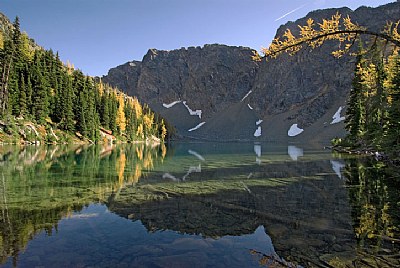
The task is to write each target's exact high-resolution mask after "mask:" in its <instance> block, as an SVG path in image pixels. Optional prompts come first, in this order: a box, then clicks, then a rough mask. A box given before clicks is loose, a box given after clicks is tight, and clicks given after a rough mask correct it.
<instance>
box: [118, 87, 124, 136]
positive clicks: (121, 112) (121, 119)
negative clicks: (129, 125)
mask: <svg viewBox="0 0 400 268" xmlns="http://www.w3.org/2000/svg"><path fill="white" fill-rule="evenodd" d="M117 100H118V110H117V118H116V123H117V127H118V128H119V130H120V132H121V133H123V132H124V131H125V129H126V118H125V100H124V95H123V93H120V94H118V95H117Z"/></svg>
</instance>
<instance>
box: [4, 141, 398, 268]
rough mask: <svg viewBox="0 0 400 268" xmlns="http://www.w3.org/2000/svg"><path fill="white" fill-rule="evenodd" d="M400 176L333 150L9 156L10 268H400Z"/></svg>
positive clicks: (20, 151)
mask: <svg viewBox="0 0 400 268" xmlns="http://www.w3.org/2000/svg"><path fill="white" fill-rule="evenodd" d="M399 208H400V175H399V170H398V169H396V168H390V167H386V166H385V165H384V164H382V163H380V162H377V161H375V159H373V158H368V157H360V156H351V155H344V154H337V153H333V152H332V151H331V150H325V149H323V146H318V145H317V146H311V145H302V144H289V145H288V144H272V143H202V142H193V143H183V142H182V143H173V144H169V145H163V144H162V145H160V146H146V145H145V144H134V145H132V144H129V145H107V146H104V145H103V146H101V145H96V146H95V145H92V146H82V145H65V146H56V145H53V146H25V147H21V146H5V145H3V146H0V210H1V211H0V266H1V267H190V268H194V267H241V268H243V267H400V210H399Z"/></svg>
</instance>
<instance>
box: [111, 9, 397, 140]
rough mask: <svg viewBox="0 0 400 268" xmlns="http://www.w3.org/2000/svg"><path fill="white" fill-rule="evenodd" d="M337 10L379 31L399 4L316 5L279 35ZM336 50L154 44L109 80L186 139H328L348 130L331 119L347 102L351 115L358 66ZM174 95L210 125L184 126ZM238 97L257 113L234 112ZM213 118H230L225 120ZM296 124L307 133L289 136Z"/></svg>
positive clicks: (394, 18)
mask: <svg viewBox="0 0 400 268" xmlns="http://www.w3.org/2000/svg"><path fill="white" fill-rule="evenodd" d="M337 12H339V13H340V14H342V16H343V17H345V16H347V15H349V16H350V17H351V18H352V20H353V22H356V23H358V24H360V25H365V26H366V27H368V29H371V30H374V31H380V30H381V29H382V27H384V26H385V25H386V22H387V21H397V20H398V18H399V17H400V3H399V2H396V3H390V4H387V5H384V6H381V7H377V8H367V7H360V8H358V9H356V10H354V11H352V10H350V9H348V8H340V9H326V10H317V11H313V12H310V13H309V14H308V15H307V16H306V17H305V18H301V19H299V20H297V21H295V22H288V23H287V24H285V25H282V26H281V27H280V28H279V29H278V30H277V36H282V34H283V33H284V31H285V29H287V28H290V29H291V30H292V32H293V33H296V32H298V26H297V25H305V24H306V21H307V19H308V18H313V19H314V21H315V24H317V23H319V22H321V21H322V19H324V18H330V17H331V16H332V15H334V14H336V13H337ZM265 45H267V44H265ZM337 48H338V44H337V43H329V42H328V43H326V44H325V45H324V46H322V47H320V48H317V49H315V50H312V51H311V50H310V49H309V48H305V49H303V50H301V51H300V52H299V53H298V54H296V55H294V56H290V55H281V56H279V57H278V58H276V59H270V60H269V61H268V62H267V61H261V62H254V61H253V60H252V58H251V56H252V55H253V50H252V49H250V48H244V47H231V46H225V45H217V44H215V45H205V46H204V47H190V48H182V49H178V50H172V51H162V50H157V49H150V50H149V51H148V53H147V54H146V55H145V56H144V58H143V60H142V62H136V61H135V62H128V63H126V64H123V65H121V66H118V67H115V68H113V69H111V70H110V71H109V73H108V75H106V76H104V77H103V81H104V82H107V83H110V84H112V85H117V86H119V87H121V89H122V90H124V91H125V92H127V93H128V94H131V95H136V96H138V97H139V99H140V100H142V101H144V102H147V103H149V104H150V106H151V107H152V108H153V109H155V110H156V111H158V112H159V113H160V114H161V115H163V116H165V117H166V118H167V119H168V121H169V122H170V123H171V125H173V126H176V128H177V130H178V134H179V136H181V137H192V138H201V139H211V140H270V141H277V140H279V141H282V140H289V141H291V140H293V141H299V140H307V141H309V140H330V139H332V138H333V137H336V136H343V135H344V134H345V132H344V123H343V121H341V122H339V123H338V124H333V125H331V124H330V122H332V117H333V116H334V114H335V112H336V111H337V110H338V108H339V107H343V111H342V115H344V114H345V110H346V99H347V96H348V94H349V91H350V88H351V80H352V77H353V71H354V58H353V57H351V56H349V55H346V56H344V57H342V58H340V59H337V58H335V57H333V56H332V55H331V52H332V51H333V50H335V49H337ZM249 93H250V94H249ZM174 101H186V103H187V104H188V105H189V106H190V108H191V109H192V110H202V115H203V121H205V122H207V124H206V125H204V127H205V128H202V131H191V132H188V130H189V129H192V128H193V127H195V126H196V125H198V124H199V123H200V122H201V121H199V120H196V119H193V121H192V122H190V124H189V125H188V124H186V123H184V124H182V122H181V121H182V120H184V121H185V122H187V118H186V116H185V115H182V113H178V112H176V113H175V112H173V111H171V110H169V109H167V108H165V107H163V106H162V104H163V103H172V102H174ZM238 103H243V104H244V106H246V108H247V109H248V110H249V113H251V114H252V116H250V117H249V116H240V117H238V116H236V114H237V113H240V110H238V109H239V108H238V107H237V105H238ZM226 111H232V112H229V113H227V112H226ZM253 117H257V118H258V119H263V120H264V122H263V124H262V125H261V128H262V133H261V135H254V133H255V131H256V129H257V128H255V127H250V126H249V121H250V120H252V119H253ZM182 118H183V119H182ZM209 121H210V124H208V122H209ZM231 121H232V122H231ZM213 122H219V123H224V122H225V123H226V122H229V123H227V124H225V125H224V126H221V124H216V123H214V124H213ZM293 124H298V126H299V128H301V129H304V133H302V134H301V135H296V136H294V137H288V135H287V132H288V130H289V128H290V126H291V125H293ZM227 125H228V127H227ZM206 126H208V127H206ZM227 128H228V129H227ZM199 130H200V129H199ZM316 133H318V135H316Z"/></svg>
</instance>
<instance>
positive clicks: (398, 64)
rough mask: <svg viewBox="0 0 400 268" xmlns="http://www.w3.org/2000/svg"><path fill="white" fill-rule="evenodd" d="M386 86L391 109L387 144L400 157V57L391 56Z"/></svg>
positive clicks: (386, 135)
mask: <svg viewBox="0 0 400 268" xmlns="http://www.w3.org/2000/svg"><path fill="white" fill-rule="evenodd" d="M385 87H386V88H387V90H388V102H389V105H390V107H389V111H388V118H387V127H386V131H385V138H384V139H385V145H386V148H387V150H388V151H389V152H391V153H393V154H395V155H396V156H397V157H400V57H399V56H398V55H397V52H396V53H395V55H393V56H391V57H389V61H388V67H387V79H386V81H385Z"/></svg>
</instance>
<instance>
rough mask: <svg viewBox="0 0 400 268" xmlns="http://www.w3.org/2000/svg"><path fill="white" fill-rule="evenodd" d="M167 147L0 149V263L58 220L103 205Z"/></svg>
mask: <svg viewBox="0 0 400 268" xmlns="http://www.w3.org/2000/svg"><path fill="white" fill-rule="evenodd" d="M165 154H166V148H165V146H164V145H162V146H161V147H156V148H151V147H149V146H145V145H144V144H137V145H134V146H118V147H115V146H113V145H105V146H89V147H88V146H81V145H75V146H58V145H57V146H38V147H36V146H27V147H19V146H0V165H1V173H0V176H1V177H0V209H1V214H0V264H1V263H4V262H5V261H7V258H8V257H10V256H12V257H13V262H14V265H16V264H17V260H18V255H19V253H20V252H21V251H23V250H24V249H25V247H26V245H27V243H28V242H29V240H31V239H33V238H34V237H35V236H36V235H37V234H39V233H41V232H42V231H45V233H46V234H47V235H49V236H51V235H52V232H53V230H54V231H56V232H57V224H58V222H59V220H61V219H62V218H65V217H71V215H72V214H73V212H75V211H80V210H81V209H82V208H83V207H84V206H87V205H89V204H91V203H97V202H100V203H103V202H105V201H107V200H108V199H109V198H110V197H112V196H115V195H117V194H118V192H119V191H120V190H121V189H122V188H123V187H125V186H126V185H132V184H135V183H136V182H137V181H138V180H139V178H140V177H143V176H144V177H145V176H146V174H145V173H146V172H143V170H146V171H149V170H151V169H152V168H153V167H154V165H156V164H158V163H159V162H161V161H162V159H163V158H164V157H165Z"/></svg>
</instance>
